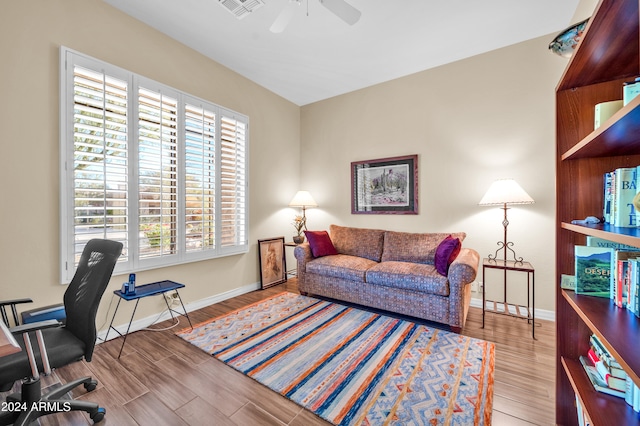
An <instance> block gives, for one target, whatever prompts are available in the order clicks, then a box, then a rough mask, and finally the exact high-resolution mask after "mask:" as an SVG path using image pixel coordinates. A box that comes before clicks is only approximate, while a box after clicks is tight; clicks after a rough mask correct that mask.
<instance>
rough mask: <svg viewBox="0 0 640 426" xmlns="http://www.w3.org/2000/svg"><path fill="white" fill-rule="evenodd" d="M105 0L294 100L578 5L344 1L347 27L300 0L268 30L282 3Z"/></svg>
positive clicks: (539, 30) (533, 28)
mask: <svg viewBox="0 0 640 426" xmlns="http://www.w3.org/2000/svg"><path fill="white" fill-rule="evenodd" d="M104 1H105V2H106V3H108V4H110V5H112V6H114V7H116V8H118V9H120V10H122V11H123V12H125V13H127V14H129V15H131V16H133V17H134V18H136V19H138V20H140V21H142V22H144V23H146V24H148V25H149V26H151V27H153V28H155V29H157V30H159V31H161V32H163V33H165V34H166V35H168V36H169V37H172V38H173V39H175V40H178V41H179V42H181V43H183V44H185V45H187V46H189V47H191V48H193V49H195V50H196V51H198V52H200V53H202V54H203V55H206V56H208V57H210V58H211V59H213V60H215V61H216V62H218V63H221V64H223V65H225V66H226V67H228V68H230V69H232V70H234V71H236V72H237V73H239V74H241V75H243V76H245V77H247V78H248V79H250V80H252V81H254V82H256V83H258V84H259V85H261V86H263V87H265V88H267V89H269V90H271V91H273V92H275V93H277V94H278V95H280V96H282V97H284V98H286V99H288V100H290V101H291V102H293V103H295V104H297V105H300V106H302V105H306V104H309V103H312V102H316V101H320V100H323V99H327V98H330V97H333V96H336V95H340V94H343V93H347V92H351V91H353V90H357V89H360V88H363V87H367V86H371V85H374V84H377V83H381V82H384V81H388V80H392V79H395V78H398V77H402V76H405V75H409V74H413V73H415V72H418V71H422V70H425V69H429V68H433V67H436V66H439V65H443V64H446V63H450V62H453V61H456V60H459V59H463V58H467V57H470V56H474V55H477V54H480V53H484V52H488V51H490V50H494V49H497V48H500V47H504V46H508V45H511V44H515V43H519V42H522V41H525V40H529V39H532V38H536V37H539V36H542V35H545V34H553V35H555V33H556V32H559V31H560V30H563V29H564V28H565V27H567V26H569V24H571V22H570V20H571V18H572V16H573V14H574V12H575V11H576V7H577V5H578V2H579V0H449V1H442V0H441V1H435V0H347V1H348V2H349V4H351V5H352V6H354V7H355V8H356V9H358V10H360V11H361V12H362V17H361V18H360V20H359V21H358V22H357V23H356V24H355V25H353V26H349V25H347V24H346V23H345V22H343V21H342V20H340V19H339V18H337V17H336V16H335V15H333V14H332V13H331V12H330V11H329V10H327V9H326V8H325V7H323V6H322V5H321V4H320V1H319V0H303V1H302V6H300V7H296V11H295V15H294V16H293V18H292V20H291V22H290V23H289V25H288V26H287V27H286V29H285V30H284V32H283V33H280V34H274V33H272V32H270V31H269V27H270V26H271V24H272V23H273V22H274V21H275V19H276V17H277V16H278V15H279V13H280V11H281V10H282V9H283V8H284V7H285V6H287V4H288V1H289V0H264V1H265V5H264V6H262V7H260V8H258V9H257V10H255V11H254V12H253V13H251V14H249V15H248V16H246V17H245V18H243V19H236V18H235V17H234V16H233V15H232V14H231V13H229V12H228V11H227V10H226V9H225V8H224V7H223V6H222V5H221V4H219V0H104ZM307 1H308V5H307ZM307 6H308V15H307ZM551 38H552V37H551ZM549 41H551V40H549ZM550 54H551V53H550Z"/></svg>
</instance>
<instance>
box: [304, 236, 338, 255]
mask: <svg viewBox="0 0 640 426" xmlns="http://www.w3.org/2000/svg"><path fill="white" fill-rule="evenodd" d="M304 235H305V236H306V237H307V240H308V241H309V246H310V247H311V254H312V255H313V257H322V256H330V255H332V254H338V251H337V250H336V248H335V247H334V246H333V243H332V242H331V238H329V233H327V231H304Z"/></svg>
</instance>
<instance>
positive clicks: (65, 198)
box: [59, 46, 250, 284]
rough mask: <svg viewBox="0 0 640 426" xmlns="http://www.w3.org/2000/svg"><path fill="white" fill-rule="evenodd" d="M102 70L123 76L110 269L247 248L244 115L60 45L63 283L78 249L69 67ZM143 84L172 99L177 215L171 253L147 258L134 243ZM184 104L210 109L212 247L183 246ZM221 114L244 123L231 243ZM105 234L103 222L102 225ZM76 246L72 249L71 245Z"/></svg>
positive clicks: (169, 263) (126, 270) (71, 70)
mask: <svg viewBox="0 0 640 426" xmlns="http://www.w3.org/2000/svg"><path fill="white" fill-rule="evenodd" d="M75 66H81V67H83V68H86V69H89V70H94V71H96V72H98V73H100V72H102V73H104V74H106V75H108V76H109V77H113V78H117V79H120V80H123V81H125V82H126V83H127V113H126V116H127V132H126V134H127V143H126V145H127V148H126V151H127V207H126V211H127V219H126V223H127V231H126V235H127V238H126V242H125V253H126V256H125V255H123V256H121V259H120V260H119V261H118V263H117V264H116V267H115V270H114V274H125V273H130V272H137V271H142V270H148V269H155V268H159V267H167V266H172V265H180V264H184V263H189V262H197V261H202V260H207V259H215V258H218V257H224V256H230V255H236V254H243V253H247V252H248V251H249V241H248V239H249V238H248V236H249V220H248V219H249V216H248V214H249V138H250V135H249V128H250V126H249V118H248V117H247V116H245V115H243V114H240V113H238V112H235V111H232V110H230V109H228V108H224V107H222V106H219V105H216V104H214V103H213V102H209V101H206V100H204V99H201V98H199V97H197V96H194V95H191V94H188V93H185V92H182V91H179V90H177V89H174V88H172V87H169V86H167V85H165V84H162V83H159V82H157V81H154V80H152V79H149V78H147V77H144V76H141V75H138V74H136V73H133V72H131V71H128V70H125V69H123V68H120V67H117V66H115V65H112V64H108V63H106V62H104V61H101V60H98V59H95V58H92V57H90V56H87V55H85V54H82V53H79V52H77V51H74V50H72V49H69V48H66V47H64V46H61V47H60V118H59V122H60V135H59V139H60V147H59V149H60V279H61V283H63V284H66V283H69V282H70V281H71V278H72V277H73V274H74V272H75V264H76V255H77V252H78V250H80V251H81V248H79V247H78V248H77V247H76V246H77V244H78V243H77V241H76V232H75V231H76V228H75V224H74V219H75V186H74V152H75V142H74V129H75V123H74V106H75V104H74V87H75V86H74V67H75ZM140 88H144V89H147V90H151V91H154V92H159V93H162V94H163V95H167V96H170V97H172V98H175V99H176V100H177V105H178V107H177V153H176V154H177V156H178V160H177V188H176V189H177V200H176V207H177V215H176V219H175V221H176V222H175V223H176V230H177V249H176V252H175V253H172V254H169V255H160V256H157V257H151V258H143V259H141V258H140V246H139V237H138V235H139V230H140V227H139V208H140V202H139V177H140V176H139V150H138V148H139V139H138V131H139V124H138V123H139V121H138V119H139V115H138V112H139V107H138V95H139V89H140ZM187 104H188V105H191V106H194V107H198V108H202V109H204V110H206V111H211V112H212V113H213V114H215V137H214V145H215V159H214V168H215V173H214V183H215V196H214V198H213V200H214V202H213V203H214V230H215V232H214V247H213V248H206V249H203V250H200V251H187V245H186V244H187V242H186V205H187V200H186V175H187V169H186V162H187V159H186V155H185V150H186V115H187V114H186V108H187ZM224 117H227V118H231V119H233V120H236V122H238V123H241V124H242V125H243V128H244V130H245V131H244V133H243V138H242V139H241V140H240V139H236V142H238V141H239V142H238V143H239V144H240V145H241V148H242V153H243V154H244V155H243V161H242V159H240V160H239V161H240V166H239V167H237V168H236V171H238V170H240V173H239V175H240V177H241V180H243V185H244V187H243V188H242V189H241V190H237V192H236V194H238V193H241V196H240V199H241V200H242V201H243V203H239V204H241V207H240V208H237V209H236V211H235V215H236V216H235V222H234V225H235V226H236V227H237V228H238V229H239V236H238V240H237V241H235V242H234V243H233V244H232V245H223V244H222V235H221V230H222V214H221V209H222V202H221V198H222V193H221V177H220V175H221V168H222V167H221V150H222V145H223V141H222V125H221V122H222V119H223V118H224ZM105 192H106V190H105ZM104 229H105V235H106V230H107V226H105V228H104ZM76 248H77V249H76Z"/></svg>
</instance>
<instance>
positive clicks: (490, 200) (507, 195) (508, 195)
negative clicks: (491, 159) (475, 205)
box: [479, 179, 534, 206]
mask: <svg viewBox="0 0 640 426" xmlns="http://www.w3.org/2000/svg"><path fill="white" fill-rule="evenodd" d="M533 203H534V201H533V198H531V197H530V196H529V194H527V192H526V191H525V190H524V189H522V187H521V186H520V185H518V183H517V182H516V181H515V180H513V179H499V180H497V181H495V182H493V183H492V184H491V186H490V187H489V189H488V190H487V193H486V194H484V197H482V200H480V203H479V204H480V205H481V206H497V205H503V204H533Z"/></svg>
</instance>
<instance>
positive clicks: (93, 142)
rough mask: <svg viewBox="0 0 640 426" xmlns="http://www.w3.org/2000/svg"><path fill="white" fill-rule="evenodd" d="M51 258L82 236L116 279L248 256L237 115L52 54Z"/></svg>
mask: <svg viewBox="0 0 640 426" xmlns="http://www.w3.org/2000/svg"><path fill="white" fill-rule="evenodd" d="M60 71H61V72H60V75H61V85H60V99H61V109H60V110H61V114H60V116H61V122H60V158H61V163H60V175H61V187H60V206H61V208H60V209H61V212H60V217H61V221H60V226H61V228H60V232H61V238H60V249H61V250H60V252H61V271H62V272H61V279H62V282H69V281H70V280H71V278H72V277H73V273H74V271H75V266H76V265H77V262H78V260H79V257H80V253H81V252H82V249H83V248H84V245H85V244H86V242H87V241H89V240H90V239H91V238H108V239H113V240H118V241H121V242H123V244H124V250H123V254H122V256H121V257H120V259H119V262H118V264H117V265H116V269H115V273H117V274H122V273H127V272H136V271H140V270H144V269H150V268H154V267H158V266H169V265H174V264H180V263H185V262H192V261H197V260H203V259H211V258H214V257H218V256H225V255H231V254H236V253H245V252H247V251H248V222H247V200H248V191H247V155H248V143H249V138H248V133H249V120H248V118H247V117H246V116H243V115H242V114H238V113H236V112H233V111H230V110H227V109H224V108H222V107H220V106H218V105H215V104H212V103H210V102H207V101H204V100H202V99H198V98H195V97H193V96H191V95H188V94H185V93H181V92H179V91H177V90H175V89H172V88H170V87H167V86H164V85H162V84H160V83H157V82H154V81H151V80H148V79H146V78H144V77H141V76H138V75H136V74H134V73H131V72H129V71H126V70H123V69H121V68H118V67H115V66H113V65H109V64H106V63H104V62H101V61H98V60H96V59H93V58H90V57H88V56H85V55H82V54H80V53H77V52H73V51H71V50H69V49H66V48H61V67H60Z"/></svg>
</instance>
